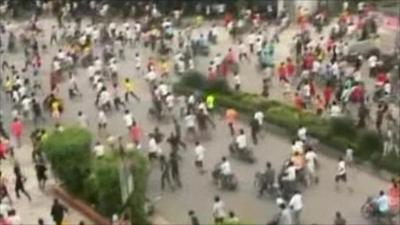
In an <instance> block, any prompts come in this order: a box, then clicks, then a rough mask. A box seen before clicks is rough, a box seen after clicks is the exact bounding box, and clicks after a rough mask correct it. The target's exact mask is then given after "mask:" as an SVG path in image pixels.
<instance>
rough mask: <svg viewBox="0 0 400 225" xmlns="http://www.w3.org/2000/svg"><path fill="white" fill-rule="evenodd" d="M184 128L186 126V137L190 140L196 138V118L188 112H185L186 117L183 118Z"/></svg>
mask: <svg viewBox="0 0 400 225" xmlns="http://www.w3.org/2000/svg"><path fill="white" fill-rule="evenodd" d="M184 121H185V126H186V137H189V135H191V136H192V138H196V116H195V115H194V114H192V113H190V112H187V114H186V116H185V117H184Z"/></svg>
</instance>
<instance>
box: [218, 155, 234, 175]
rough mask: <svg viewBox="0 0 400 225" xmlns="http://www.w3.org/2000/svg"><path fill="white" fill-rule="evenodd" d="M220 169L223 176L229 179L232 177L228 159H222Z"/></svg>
mask: <svg viewBox="0 0 400 225" xmlns="http://www.w3.org/2000/svg"><path fill="white" fill-rule="evenodd" d="M219 169H220V170H221V175H222V176H225V177H228V176H231V175H232V168H231V163H230V162H229V161H228V160H227V159H226V157H222V161H221V165H220V166H219Z"/></svg>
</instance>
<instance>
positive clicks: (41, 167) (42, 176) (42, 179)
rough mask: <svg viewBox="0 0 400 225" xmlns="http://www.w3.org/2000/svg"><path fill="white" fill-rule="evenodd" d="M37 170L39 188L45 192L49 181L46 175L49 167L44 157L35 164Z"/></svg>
mask: <svg viewBox="0 0 400 225" xmlns="http://www.w3.org/2000/svg"><path fill="white" fill-rule="evenodd" d="M35 170H36V178H37V180H38V184H39V188H40V189H42V190H43V189H44V187H45V185H46V181H47V175H46V171H47V167H46V163H45V161H44V159H43V157H39V159H38V160H37V162H36V163H35Z"/></svg>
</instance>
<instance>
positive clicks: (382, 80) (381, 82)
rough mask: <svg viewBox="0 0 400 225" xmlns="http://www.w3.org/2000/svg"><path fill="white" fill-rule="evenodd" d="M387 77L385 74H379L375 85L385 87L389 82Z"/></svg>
mask: <svg viewBox="0 0 400 225" xmlns="http://www.w3.org/2000/svg"><path fill="white" fill-rule="evenodd" d="M387 79H388V78H387V76H386V74H385V73H384V72H381V73H379V74H378V76H376V80H375V85H377V86H383V85H384V84H385V82H386V81H387Z"/></svg>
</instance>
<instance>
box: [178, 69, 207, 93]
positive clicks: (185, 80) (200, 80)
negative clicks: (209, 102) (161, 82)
mask: <svg viewBox="0 0 400 225" xmlns="http://www.w3.org/2000/svg"><path fill="white" fill-rule="evenodd" d="M178 84H179V86H184V87H188V88H192V89H196V90H204V89H206V87H207V79H206V78H205V77H204V76H203V75H202V74H201V73H200V72H197V71H189V72H187V73H185V74H184V75H183V76H182V78H181V79H180V81H179V83H178Z"/></svg>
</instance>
